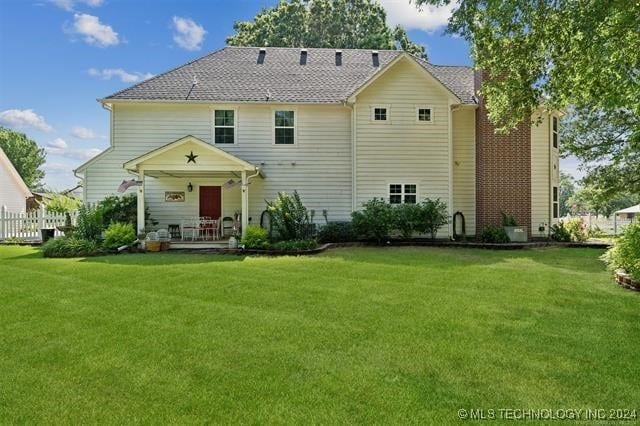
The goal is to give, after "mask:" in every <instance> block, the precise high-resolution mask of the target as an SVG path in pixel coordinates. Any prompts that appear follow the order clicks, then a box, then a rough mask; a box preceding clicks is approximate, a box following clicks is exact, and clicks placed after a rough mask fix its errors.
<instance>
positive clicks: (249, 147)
mask: <svg viewBox="0 0 640 426" xmlns="http://www.w3.org/2000/svg"><path fill="white" fill-rule="evenodd" d="M214 108H218V109H229V108H235V109H237V120H236V121H237V124H236V125H237V143H236V144H235V145H217V146H218V147H219V148H221V149H224V150H225V151H227V152H229V153H232V154H233V155H236V156H238V157H239V158H242V159H243V160H246V161H248V162H251V163H253V164H256V165H258V166H259V167H261V169H262V170H263V172H264V174H265V175H266V179H264V180H263V179H261V178H254V179H253V180H252V181H251V185H250V186H249V215H250V217H252V219H253V220H252V222H254V223H255V222H258V221H259V220H260V214H261V212H262V211H263V210H264V207H265V203H264V200H265V199H268V200H270V199H273V198H274V197H275V195H276V193H277V192H278V191H293V190H294V189H297V190H298V192H299V193H300V195H301V197H302V199H303V201H304V203H305V205H306V206H307V207H308V208H310V209H315V210H316V212H317V213H316V220H322V215H321V213H322V210H323V209H327V210H328V215H329V219H330V220H344V219H347V218H348V217H349V215H350V212H351V139H350V134H351V133H350V110H349V109H348V108H345V107H342V106H277V107H276V106H270V105H226V106H215V107H214V106H210V105H186V104H116V105H114V108H113V112H112V114H113V130H112V132H113V135H112V140H113V149H112V150H111V151H110V152H108V153H106V154H104V155H103V156H102V157H100V158H99V159H97V160H96V161H95V162H94V163H93V164H91V165H89V167H88V168H87V170H86V172H85V184H86V186H87V201H88V202H95V201H98V200H100V199H102V198H104V197H105V196H107V195H111V194H117V192H116V189H117V187H118V185H119V184H120V182H121V181H122V180H123V179H131V178H133V177H135V176H133V175H131V174H128V173H126V172H125V171H124V170H123V169H122V165H123V164H124V163H125V162H127V161H129V160H131V159H133V158H136V157H138V156H140V155H142V154H145V153H146V152H148V151H150V150H152V149H155V148H158V147H160V146H163V145H166V144H168V143H170V142H173V141H174V140H176V139H179V138H182V137H184V136H186V135H189V134H190V135H193V136H195V137H197V138H200V139H202V140H204V141H207V142H211V139H212V117H213V109H214ZM276 109H283V110H291V109H293V110H295V111H296V115H297V118H296V119H297V128H296V131H297V132H296V133H297V134H296V136H297V137H296V144H295V145H294V146H275V145H274V144H273V111H275V110H276ZM231 177H234V176H232V175H229V176H228V177H227V178H224V179H218V180H205V179H204V178H200V179H199V178H184V179H182V178H166V179H165V178H158V179H154V178H147V180H146V181H147V183H146V191H147V197H146V200H147V204H148V205H149V207H150V210H151V215H152V216H153V217H154V218H157V219H160V220H161V223H160V226H165V225H166V224H167V223H175V216H177V217H184V216H189V215H193V214H194V213H196V214H197V205H198V193H197V189H194V192H193V193H191V194H188V193H187V200H186V202H185V203H165V202H164V191H165V190H184V191H186V187H187V184H188V182H189V181H191V182H192V183H193V185H194V186H195V187H196V188H197V187H198V185H204V184H216V183H222V182H223V181H224V180H227V179H229V178H231ZM234 178H235V177H234ZM236 179H237V178H236ZM129 191H131V190H129ZM239 209H240V194H239V189H238V188H237V187H236V188H232V189H230V190H226V191H224V192H223V210H224V214H225V215H231V214H232V213H233V212H234V211H236V210H239Z"/></svg>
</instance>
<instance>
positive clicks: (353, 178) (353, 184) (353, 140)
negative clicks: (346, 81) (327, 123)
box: [342, 99, 358, 212]
mask: <svg viewBox="0 0 640 426" xmlns="http://www.w3.org/2000/svg"><path fill="white" fill-rule="evenodd" d="M342 104H343V105H344V106H345V107H346V108H349V109H350V110H351V211H352V212H354V211H356V210H357V204H358V197H357V193H356V192H357V155H356V154H357V149H356V143H357V140H358V138H357V135H356V133H357V132H356V125H357V114H358V109H357V105H356V103H355V102H353V103H349V102H348V100H347V99H345V100H344V101H342Z"/></svg>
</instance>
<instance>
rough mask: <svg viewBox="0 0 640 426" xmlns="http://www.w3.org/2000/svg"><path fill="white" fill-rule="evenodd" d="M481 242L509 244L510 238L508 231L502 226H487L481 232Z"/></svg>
mask: <svg viewBox="0 0 640 426" xmlns="http://www.w3.org/2000/svg"><path fill="white" fill-rule="evenodd" d="M480 241H482V242H483V243H495V244H504V243H508V242H509V241H510V240H509V236H508V235H507V231H505V230H504V228H503V227H501V226H491V225H489V226H485V227H484V228H483V229H482V232H480Z"/></svg>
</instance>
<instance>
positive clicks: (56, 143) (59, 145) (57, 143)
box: [47, 138, 69, 149]
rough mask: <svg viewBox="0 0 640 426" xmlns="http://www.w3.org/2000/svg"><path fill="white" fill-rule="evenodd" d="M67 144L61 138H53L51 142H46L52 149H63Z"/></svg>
mask: <svg viewBox="0 0 640 426" xmlns="http://www.w3.org/2000/svg"><path fill="white" fill-rule="evenodd" d="M68 146H69V145H67V143H66V142H65V141H64V139H62V138H55V139H54V140H52V141H51V142H49V143H47V147H49V148H54V149H65V148H67V147H68Z"/></svg>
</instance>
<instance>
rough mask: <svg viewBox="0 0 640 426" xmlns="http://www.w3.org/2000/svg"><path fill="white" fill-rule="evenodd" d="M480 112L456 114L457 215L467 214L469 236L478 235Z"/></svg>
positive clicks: (470, 111)
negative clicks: (478, 132) (477, 158)
mask: <svg viewBox="0 0 640 426" xmlns="http://www.w3.org/2000/svg"><path fill="white" fill-rule="evenodd" d="M475 121H476V110H475V109H473V108H460V109H458V110H456V111H454V112H453V212H454V213H455V212H457V211H461V212H462V214H464V218H465V225H466V233H467V235H475V233H476V135H475Z"/></svg>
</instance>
